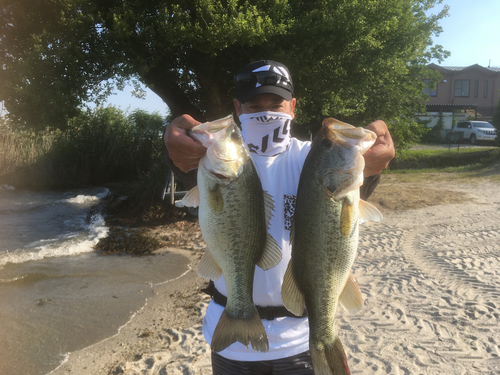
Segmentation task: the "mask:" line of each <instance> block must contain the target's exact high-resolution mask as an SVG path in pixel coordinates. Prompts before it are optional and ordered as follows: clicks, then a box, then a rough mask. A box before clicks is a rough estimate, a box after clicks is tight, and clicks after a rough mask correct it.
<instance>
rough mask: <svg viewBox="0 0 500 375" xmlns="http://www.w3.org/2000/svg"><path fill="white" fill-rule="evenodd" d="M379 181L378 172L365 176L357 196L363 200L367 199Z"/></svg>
mask: <svg viewBox="0 0 500 375" xmlns="http://www.w3.org/2000/svg"><path fill="white" fill-rule="evenodd" d="M379 182H380V173H379V174H374V175H373V176H368V177H365V178H364V180H363V185H361V187H360V188H359V197H360V198H361V199H363V200H365V201H366V200H368V198H369V197H370V195H372V193H373V191H374V190H375V188H376V187H377V185H378V184H379Z"/></svg>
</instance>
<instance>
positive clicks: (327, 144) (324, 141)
mask: <svg viewBox="0 0 500 375" xmlns="http://www.w3.org/2000/svg"><path fill="white" fill-rule="evenodd" d="M321 144H322V145H323V147H324V148H327V149H328V148H332V146H333V143H332V141H330V140H329V139H328V138H323V139H322V140H321Z"/></svg>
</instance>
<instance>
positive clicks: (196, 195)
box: [181, 186, 200, 207]
mask: <svg viewBox="0 0 500 375" xmlns="http://www.w3.org/2000/svg"><path fill="white" fill-rule="evenodd" d="M181 202H182V204H183V205H184V206H186V207H198V206H199V205H200V191H199V190H198V186H195V187H194V188H192V189H191V190H189V191H188V192H187V193H186V195H184V198H182V200H181Z"/></svg>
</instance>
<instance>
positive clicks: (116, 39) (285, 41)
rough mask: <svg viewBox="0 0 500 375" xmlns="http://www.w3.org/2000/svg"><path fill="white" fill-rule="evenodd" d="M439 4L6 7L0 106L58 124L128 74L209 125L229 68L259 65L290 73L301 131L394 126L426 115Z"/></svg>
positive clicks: (80, 0)
mask: <svg viewBox="0 0 500 375" xmlns="http://www.w3.org/2000/svg"><path fill="white" fill-rule="evenodd" d="M439 2H440V0H420V1H417V0H358V1H351V0H329V1H319V0H310V1H303V0H177V1H165V0H86V1H84V0H4V1H3V5H2V9H0V12H1V13H0V17H1V20H2V21H0V22H1V24H0V59H1V61H0V63H1V64H2V66H3V69H1V70H0V99H3V100H5V104H6V107H7V109H8V111H9V116H10V117H11V118H13V119H16V120H17V121H18V122H19V123H21V124H25V125H26V126H30V127H36V128H39V129H42V128H45V127H47V126H50V127H64V126H65V124H66V123H67V119H68V118H69V117H71V116H72V115H73V114H74V113H76V112H75V108H76V107H77V106H78V105H79V104H80V103H82V102H83V101H88V100H96V101H99V100H100V96H99V95H101V94H103V93H106V90H107V89H109V87H108V86H106V84H103V82H107V83H109V81H108V80H109V79H118V84H121V83H123V79H127V78H130V77H135V78H137V79H138V80H139V81H141V82H142V83H144V84H145V85H147V86H148V87H149V88H151V90H153V91H154V92H155V93H156V94H158V95H159V96H160V97H161V98H162V99H163V100H164V101H165V103H166V104H167V105H168V107H169V109H170V111H171V113H172V115H174V116H176V115H179V114H181V113H189V114H191V115H192V116H194V117H195V118H197V119H199V120H203V119H214V118H217V117H222V116H224V115H227V114H228V113H231V112H232V110H233V109H232V98H233V97H234V91H233V81H232V80H233V76H234V74H235V73H236V72H237V70H238V69H239V68H241V67H242V66H243V65H245V64H246V63H248V62H249V61H252V60H256V59H261V58H267V59H274V60H279V61H282V62H284V63H285V64H286V65H287V66H288V67H289V68H290V70H291V72H292V75H293V77H294V84H295V91H296V95H297V97H298V98H299V102H298V107H297V111H298V115H299V116H300V117H298V118H299V121H300V123H302V124H303V126H304V127H305V128H308V129H310V130H314V129H315V128H317V127H318V126H319V124H320V123H321V120H322V119H323V118H324V117H325V116H334V117H337V118H339V119H342V120H345V121H350V122H352V123H353V124H356V125H364V124H366V123H367V122H369V121H371V120H373V119H375V118H382V119H385V120H386V121H388V122H389V123H390V124H394V126H396V124H399V123H402V122H405V121H407V120H408V119H411V118H412V116H413V115H414V114H415V113H418V112H422V111H423V110H424V108H423V103H424V100H425V96H424V95H423V83H422V82H421V78H423V77H428V76H429V75H430V72H429V71H428V69H426V64H427V63H428V62H429V61H430V60H431V59H438V60H439V59H441V58H443V57H445V56H447V54H448V53H447V52H446V51H443V49H442V47H441V46H433V45H432V36H433V35H435V34H438V33H439V32H440V31H441V28H440V27H439V25H438V22H439V20H440V19H441V18H443V17H445V16H446V15H447V11H448V8H447V7H444V9H443V10H442V11H441V12H439V13H438V14H435V15H428V11H429V10H430V9H431V8H432V7H433V6H434V5H435V4H436V3H439ZM401 119H403V120H404V121H400V120H401ZM392 120H394V121H392ZM396 120H397V121H396ZM305 124H309V125H305Z"/></svg>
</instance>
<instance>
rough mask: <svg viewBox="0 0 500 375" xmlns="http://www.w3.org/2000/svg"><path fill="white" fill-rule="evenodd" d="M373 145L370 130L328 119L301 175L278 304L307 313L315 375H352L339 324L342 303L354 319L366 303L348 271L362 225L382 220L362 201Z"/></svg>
mask: <svg viewBox="0 0 500 375" xmlns="http://www.w3.org/2000/svg"><path fill="white" fill-rule="evenodd" d="M375 140H376V135H375V133H373V132H371V131H369V130H366V129H363V128H356V127H354V126H352V125H349V124H346V123H343V122H341V121H338V120H335V119H332V118H329V119H325V120H324V121H323V126H322V128H321V130H320V131H319V133H318V134H317V135H316V137H315V139H314V141H313V143H312V146H311V151H310V152H309V154H308V156H307V158H306V161H305V163H304V166H303V168H302V173H301V175H300V180H299V186H298V191H297V200H296V206H295V214H294V219H293V224H292V228H291V232H290V242H291V244H292V258H291V260H290V262H289V264H288V268H287V270H286V273H285V276H284V280H283V285H282V290H281V297H282V299H283V304H284V305H285V307H286V308H287V309H288V310H289V311H291V312H292V313H294V314H295V315H302V314H303V312H304V309H307V314H308V318H309V330H310V336H309V350H310V353H311V359H312V364H313V368H314V373H315V375H332V374H335V375H344V374H350V372H349V366H348V364H347V357H346V354H345V352H344V348H343V347H342V343H341V341H340V339H339V337H338V336H337V334H336V332H335V329H334V317H335V311H336V309H337V305H338V302H339V299H340V302H341V304H342V305H343V306H344V307H346V308H347V309H348V310H350V311H352V310H354V311H355V310H358V309H359V308H361V304H362V302H363V301H362V297H361V292H360V291H359V288H358V287H357V284H356V283H355V281H354V279H353V278H352V275H351V272H350V269H351V266H352V264H353V262H354V259H355V257H356V250H357V246H358V225H359V224H360V223H361V222H364V221H368V220H370V221H379V220H381V219H382V215H381V214H380V212H379V211H378V210H377V209H376V208H375V207H374V206H372V205H371V204H369V203H367V202H365V201H363V200H361V199H360V198H359V187H360V186H361V185H362V184H363V169H364V166H365V163H364V158H363V156H362V155H363V154H364V153H365V152H366V151H367V150H368V149H369V148H370V147H371V146H372V145H373V144H374V143H375Z"/></svg>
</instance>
